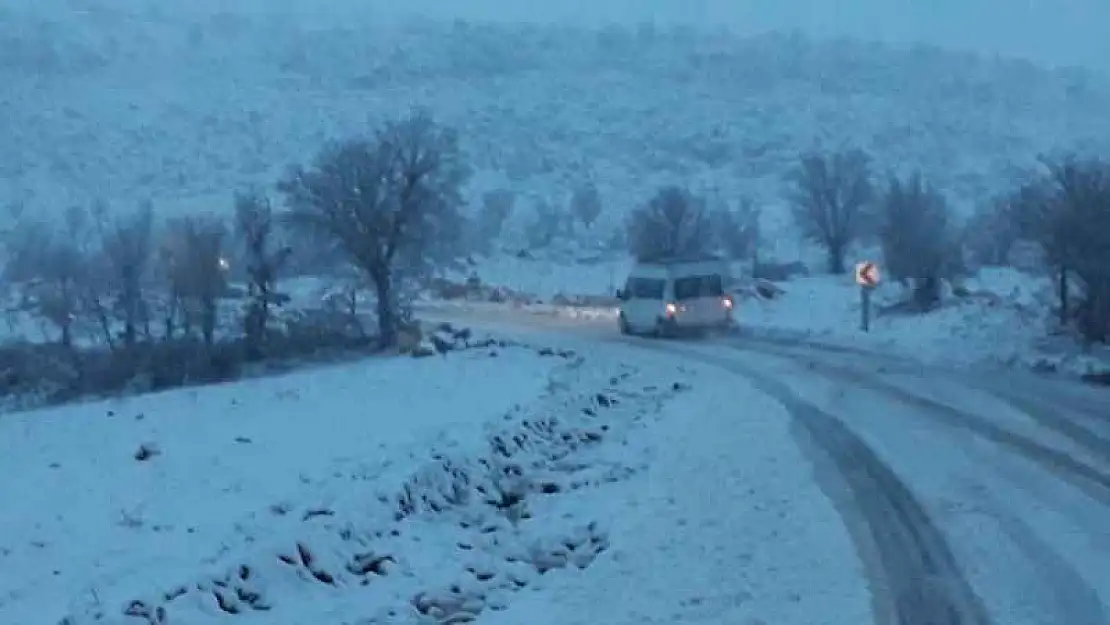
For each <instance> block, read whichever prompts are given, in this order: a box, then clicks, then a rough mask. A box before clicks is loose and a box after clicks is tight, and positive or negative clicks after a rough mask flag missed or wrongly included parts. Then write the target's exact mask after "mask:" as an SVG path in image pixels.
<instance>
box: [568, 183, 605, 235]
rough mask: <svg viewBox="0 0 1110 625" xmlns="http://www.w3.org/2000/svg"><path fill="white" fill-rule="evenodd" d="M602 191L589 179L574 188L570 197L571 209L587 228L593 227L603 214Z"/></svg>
mask: <svg viewBox="0 0 1110 625" xmlns="http://www.w3.org/2000/svg"><path fill="white" fill-rule="evenodd" d="M601 209H602V206H601V193H600V192H599V191H598V190H597V185H596V184H594V183H593V181H587V182H585V183H583V184H581V185H579V186H578V187H577V188H575V189H574V193H573V194H572V195H571V198H570V210H571V212H572V213H574V216H575V217H577V218H578V221H580V222H582V225H584V226H586V227H587V228H593V227H594V224H595V223H597V218H598V217H600V216H601Z"/></svg>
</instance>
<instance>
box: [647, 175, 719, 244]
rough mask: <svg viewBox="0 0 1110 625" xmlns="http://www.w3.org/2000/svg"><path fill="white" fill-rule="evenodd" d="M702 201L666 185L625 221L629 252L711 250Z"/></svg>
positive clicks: (705, 213) (707, 217) (710, 235)
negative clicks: (626, 223)
mask: <svg viewBox="0 0 1110 625" xmlns="http://www.w3.org/2000/svg"><path fill="white" fill-rule="evenodd" d="M705 204H706V203H705V200H704V199H703V198H701V197H698V196H695V195H693V194H692V193H690V192H689V191H688V190H686V189H683V188H680V187H675V186H669V187H663V188H661V189H659V191H658V192H656V194H655V196H654V197H652V198H651V200H650V201H648V203H647V205H646V206H643V207H641V208H639V209H637V210H635V211H633V213H632V215H631V216H630V217H629V220H628V244H629V248H630V249H629V251H630V252H631V253H632V255H633V256H635V257H636V258H638V259H641V260H643V259H649V258H657V257H663V256H688V255H698V254H705V253H708V252H710V251H712V247H713V236H712V229H711V227H710V223H709V216H708V211H707V210H706V205H705Z"/></svg>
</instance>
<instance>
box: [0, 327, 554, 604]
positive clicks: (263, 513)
mask: <svg viewBox="0 0 1110 625" xmlns="http://www.w3.org/2000/svg"><path fill="white" fill-rule="evenodd" d="M494 354H495V355H496V357H491V355H494ZM555 366H556V359H552V358H545V357H540V356H539V355H538V354H536V353H535V351H534V350H529V349H524V348H520V347H509V348H505V349H500V348H496V347H494V348H493V349H488V348H483V349H481V350H480V351H479V350H471V351H466V352H459V353H453V354H451V355H450V357H446V358H430V359H422V360H412V359H385V358H383V359H379V360H370V361H368V362H363V363H358V364H351V365H344V366H336V367H330V368H322V369H316V370H310V371H304V372H299V373H296V374H292V375H287V376H283V377H276V378H268V379H256V380H249V381H244V382H240V383H236V384H229V385H223V386H214V387H204V388H195V389H187V390H177V391H171V392H167V393H162V394H155V395H146V396H140V397H132V398H126V399H122V400H117V401H110V402H98V403H89V404H83V405H75V406H69V407H62V408H56V409H50V410H42V411H37V412H31V413H24V414H11V415H4V416H3V417H0V441H3V443H2V446H3V447H2V451H0V475H2V476H3V477H2V478H0V501H3V502H4V505H3V506H0V566H2V567H3V568H4V569H5V570H18V571H21V573H20V574H19V575H4V576H0V622H5V623H36V622H44V619H45V616H46V615H44V614H43V612H42V610H43V609H44V608H46V609H50V610H52V609H60V607H59V606H60V603H59V602H60V601H61V600H62V598H74V599H75V600H77V601H78V603H80V602H84V601H93V598H94V597H100V599H99V601H109V598H111V597H118V596H121V595H127V594H131V593H135V594H142V593H141V591H142V590H143V589H147V588H160V589H162V590H166V589H168V586H169V585H170V584H172V583H177V582H179V581H182V580H181V578H182V576H187V575H188V574H189V572H190V571H192V570H193V569H196V568H197V567H198V566H201V565H202V564H204V563H215V562H218V561H220V558H221V557H222V553H223V552H224V551H226V550H227V549H231V548H233V547H235V546H238V545H242V544H244V543H245V542H247V541H250V540H253V538H252V537H251V536H252V532H254V531H256V529H254V528H258V527H262V526H265V525H267V524H269V523H270V521H271V518H270V517H273V516H274V515H275V514H277V513H276V512H275V511H280V510H291V509H292V507H293V506H294V504H293V503H290V502H296V501H298V499H299V498H302V497H304V496H305V492H306V491H307V492H322V491H323V490H327V488H328V487H327V486H326V485H328V484H332V483H334V481H335V480H336V479H337V478H336V476H354V475H362V476H369V475H370V474H372V473H375V472H376V473H381V472H385V471H388V470H389V469H390V467H391V466H393V465H394V464H395V463H398V462H401V463H403V462H404V461H405V460H406V459H407V458H410V457H415V454H416V453H417V451H416V450H419V449H421V448H423V447H424V446H425V445H427V444H429V442H432V441H435V442H436V444H437V445H441V446H448V448H450V447H451V446H457V447H460V448H473V447H477V446H480V445H481V444H482V441H483V438H482V435H481V431H480V423H481V421H482V420H483V419H485V418H487V416H488V415H492V414H497V413H500V412H503V411H505V410H508V409H510V408H511V407H512V406H514V405H516V404H519V403H523V402H528V401H531V400H532V398H533V397H535V396H536V395H537V394H539V393H541V392H542V391H543V389H544V388H545V387H546V386H547V384H548V379H547V378H548V374H549V372H550V371H551V370H552V368H553V367H555ZM144 446H145V448H146V449H148V451H149V453H146V454H143V453H139V451H140V449H141V448H143V447H144ZM139 457H142V458H144V460H143V461H140V460H138V459H137V458H139ZM352 479H354V478H352ZM298 514H299V512H298ZM75 609H76V608H75ZM103 609H104V610H106V611H108V612H111V611H112V610H111V607H110V605H109V606H108V607H104V608H103Z"/></svg>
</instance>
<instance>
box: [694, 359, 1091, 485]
mask: <svg viewBox="0 0 1110 625" xmlns="http://www.w3.org/2000/svg"><path fill="white" fill-rule="evenodd" d="M731 347H733V348H734V349H737V350H748V351H757V352H760V353H764V354H767V355H771V356H777V357H780V358H786V359H789V360H793V361H795V362H797V361H800V360H803V359H804V360H805V361H806V365H807V366H809V367H811V368H812V369H814V370H815V371H818V372H819V373H821V374H822V375H824V376H827V377H830V378H835V379H838V380H842V381H844V382H846V383H848V384H850V385H852V386H854V387H856V388H862V389H867V390H871V391H875V392H877V393H880V394H883V395H886V396H888V397H893V398H895V399H897V400H899V401H901V402H903V403H904V404H906V405H909V406H914V407H917V408H919V409H921V410H923V411H925V412H927V413H928V414H929V415H931V416H932V417H933V418H935V419H938V420H940V421H942V422H944V423H946V424H948V425H949V426H952V427H956V428H959V429H962V430H964V431H967V432H970V433H971V434H973V435H975V436H978V437H979V438H982V439H985V440H988V441H991V442H993V443H995V444H998V445H1000V446H1002V447H1004V448H1007V449H1010V450H1011V451H1015V452H1017V453H1018V454H1019V455H1021V456H1022V457H1024V458H1026V459H1028V460H1030V461H1032V462H1034V463H1036V464H1038V465H1040V466H1042V467H1044V468H1045V469H1047V470H1048V472H1049V474H1051V475H1054V476H1056V477H1057V478H1059V479H1062V480H1064V481H1066V482H1068V483H1070V484H1072V485H1074V486H1076V487H1077V488H1079V489H1080V490H1081V491H1083V492H1084V493H1086V494H1087V495H1088V496H1090V497H1091V498H1093V499H1095V500H1097V501H1100V502H1102V503H1105V504H1108V505H1110V473H1108V472H1107V471H1104V470H1102V469H1100V468H1098V467H1094V466H1092V465H1091V464H1089V463H1085V462H1081V461H1079V460H1076V459H1075V458H1073V457H1072V456H1070V455H1069V454H1067V453H1065V452H1064V451H1061V450H1060V449H1057V448H1054V447H1052V446H1050V445H1046V444H1044V443H1041V442H1040V441H1037V440H1035V439H1033V438H1031V437H1028V436H1024V435H1021V434H1018V433H1016V432H1013V431H1011V430H1008V429H1006V428H1004V427H1002V426H1000V425H998V424H997V423H994V422H993V421H991V420H988V419H984V418H982V417H980V416H978V415H975V414H973V413H971V412H968V411H966V410H961V409H959V408H956V407H954V406H952V405H949V404H947V403H944V402H942V401H938V400H935V399H931V398H928V397H925V396H922V395H919V394H917V393H914V392H912V391H909V390H906V389H905V388H902V387H900V386H898V385H896V384H891V383H889V382H886V381H883V380H881V379H879V378H878V376H877V375H876V374H875V373H873V372H866V371H861V370H859V369H858V368H853V367H849V366H843V365H839V364H835V363H830V362H828V361H827V360H824V359H823V358H821V357H819V356H818V355H817V354H814V353H799V352H792V351H789V350H781V349H778V348H773V347H768V346H761V345H752V344H744V345H735V344H733V345H731ZM683 353H685V352H683ZM999 399H1002V400H1003V401H1006V398H1005V397H1000V398H999ZM1008 403H1010V404H1011V405H1013V406H1014V407H1015V408H1017V409H1019V410H1021V409H1022V408H1023V406H1022V403H1023V402H1020V401H1010V402H1008ZM1024 407H1025V408H1028V409H1029V411H1028V413H1027V416H1029V417H1030V418H1033V419H1035V420H1038V422H1040V423H1042V424H1043V425H1045V426H1046V427H1051V428H1052V429H1053V430H1054V431H1056V432H1057V433H1059V434H1062V435H1064V436H1066V437H1068V438H1069V439H1070V440H1073V441H1075V442H1077V443H1078V444H1080V445H1082V447H1083V448H1084V449H1086V450H1087V451H1090V452H1092V453H1094V454H1095V455H1096V456H1098V457H1106V458H1108V459H1110V456H1106V455H1104V454H1108V453H1110V446H1105V445H1104V443H1103V442H1102V441H1101V439H1100V438H1098V437H1097V436H1096V435H1094V434H1093V433H1091V436H1092V438H1090V439H1088V440H1085V441H1084V440H1082V439H1083V437H1084V436H1085V435H1086V434H1087V433H1088V432H1087V430H1086V428H1083V427H1082V426H1080V425H1078V424H1075V423H1071V424H1070V425H1065V424H1064V423H1065V420H1064V419H1062V418H1061V417H1059V416H1055V415H1051V414H1049V413H1048V412H1046V411H1045V410H1037V409H1035V407H1033V406H1030V405H1029V404H1028V403H1025V405H1024ZM1022 412H1023V413H1025V412H1026V411H1025V410H1022ZM1038 417H1040V418H1039V419H1038ZM1077 439H1080V440H1077Z"/></svg>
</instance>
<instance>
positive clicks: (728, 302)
mask: <svg viewBox="0 0 1110 625" xmlns="http://www.w3.org/2000/svg"><path fill="white" fill-rule="evenodd" d="M721 305H722V306H724V307H725V308H727V309H728V310H732V307H733V306H735V305H736V304H735V303H734V302H733V301H732V298H731V297H729V296H727V295H726V296H724V297H722V298H721Z"/></svg>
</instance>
